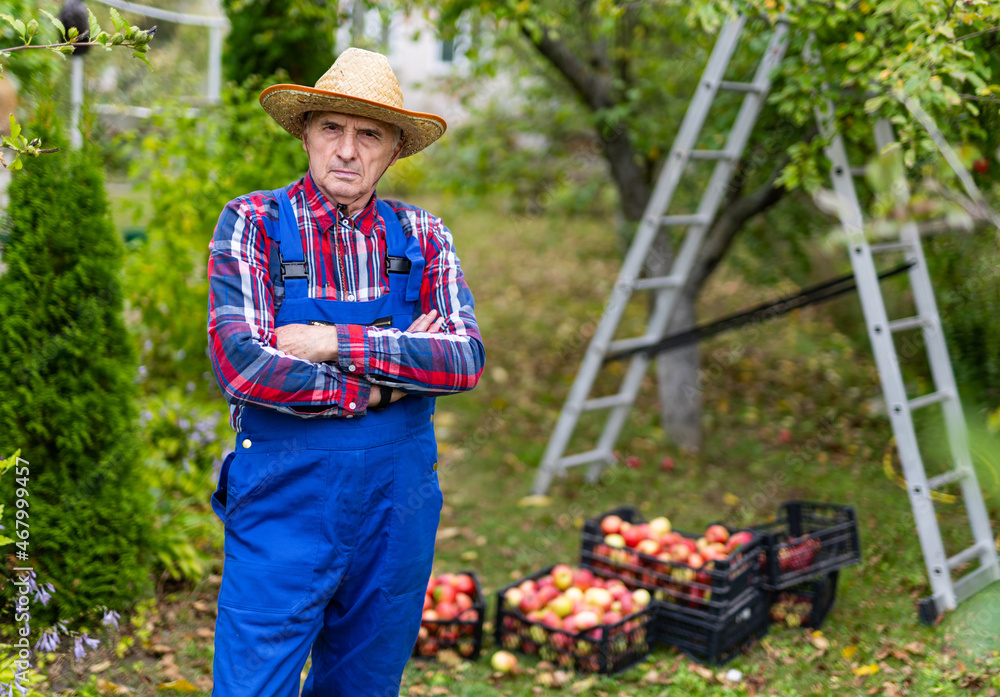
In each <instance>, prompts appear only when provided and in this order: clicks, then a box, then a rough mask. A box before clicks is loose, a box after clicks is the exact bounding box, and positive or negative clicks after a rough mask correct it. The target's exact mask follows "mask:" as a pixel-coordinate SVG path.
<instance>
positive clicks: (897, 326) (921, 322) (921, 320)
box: [889, 315, 932, 332]
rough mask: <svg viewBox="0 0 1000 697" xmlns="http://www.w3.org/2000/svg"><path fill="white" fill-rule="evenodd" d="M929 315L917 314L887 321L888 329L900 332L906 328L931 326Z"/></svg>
mask: <svg viewBox="0 0 1000 697" xmlns="http://www.w3.org/2000/svg"><path fill="white" fill-rule="evenodd" d="M931 324H932V323H931V319H930V317H924V316H923V315H917V316H916V317H906V318H904V319H896V320H893V321H892V322H889V331H893V332H902V331H906V330H907V329H917V328H919V327H929V326H931Z"/></svg>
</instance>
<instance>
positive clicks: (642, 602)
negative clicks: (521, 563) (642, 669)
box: [499, 564, 651, 672]
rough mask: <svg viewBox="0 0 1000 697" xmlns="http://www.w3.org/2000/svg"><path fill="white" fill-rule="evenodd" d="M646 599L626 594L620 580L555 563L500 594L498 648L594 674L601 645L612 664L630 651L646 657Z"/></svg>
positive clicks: (640, 591) (641, 593)
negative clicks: (607, 651) (605, 647)
mask: <svg viewBox="0 0 1000 697" xmlns="http://www.w3.org/2000/svg"><path fill="white" fill-rule="evenodd" d="M650 600H651V597H650V594H649V591H647V590H646V589H644V588H639V589H636V590H629V588H628V587H627V586H626V585H625V583H624V581H622V580H620V579H604V578H601V577H600V576H597V575H595V574H594V573H593V572H592V571H591V570H589V569H579V568H574V567H571V566H569V565H568V564H558V565H556V566H554V567H552V569H551V570H550V571H549V572H548V573H545V574H543V575H540V576H538V577H537V578H529V579H526V580H524V581H522V582H521V583H520V584H518V585H516V586H511V587H509V588H507V589H506V590H505V591H504V592H503V595H502V599H501V612H500V613H499V616H500V620H499V621H500V643H501V644H502V645H503V648H505V649H508V650H511V651H522V652H523V653H526V654H529V655H531V654H535V653H538V654H539V655H540V656H541V658H542V659H543V660H547V661H551V662H553V663H558V664H559V665H560V666H561V667H564V668H573V667H574V666H575V667H577V668H580V669H582V670H586V671H590V672H597V671H598V670H600V668H601V665H600V659H601V651H599V650H598V645H599V644H600V643H601V642H602V641H607V642H608V646H609V649H610V650H609V655H610V656H611V660H612V661H614V659H615V658H616V657H618V656H621V655H623V654H625V653H626V652H627V651H628V650H629V649H630V648H631V649H636V650H642V652H643V654H644V653H645V649H646V648H648V644H647V642H646V628H645V621H644V620H643V619H642V618H641V617H640V616H639V615H638V614H637V613H640V612H641V611H643V610H645V609H646V608H647V606H648V605H649V603H650Z"/></svg>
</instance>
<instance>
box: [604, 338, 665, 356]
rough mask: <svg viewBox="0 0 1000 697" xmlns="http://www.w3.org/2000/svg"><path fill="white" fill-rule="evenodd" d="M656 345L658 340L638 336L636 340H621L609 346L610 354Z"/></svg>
mask: <svg viewBox="0 0 1000 697" xmlns="http://www.w3.org/2000/svg"><path fill="white" fill-rule="evenodd" d="M654 343H656V339H650V338H649V337H648V336H637V337H635V338H634V339H619V340H618V341H612V342H611V344H610V345H609V346H608V353H618V352H619V351H631V350H632V349H637V348H645V347H647V346H652V345H653V344H654Z"/></svg>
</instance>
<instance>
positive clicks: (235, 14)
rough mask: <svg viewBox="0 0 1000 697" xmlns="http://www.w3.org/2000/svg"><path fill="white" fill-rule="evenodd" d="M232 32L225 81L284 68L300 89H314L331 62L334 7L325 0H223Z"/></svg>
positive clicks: (225, 55) (239, 82)
mask: <svg viewBox="0 0 1000 697" xmlns="http://www.w3.org/2000/svg"><path fill="white" fill-rule="evenodd" d="M222 7H223V9H225V11H226V15H227V16H228V17H229V21H230V23H231V29H230V31H229V35H228V36H227V37H226V49H225V54H224V56H223V68H224V70H225V74H226V79H227V80H230V81H231V82H235V83H237V84H243V83H244V82H245V81H246V80H247V79H248V78H249V77H250V76H252V75H256V76H257V77H267V76H269V75H273V74H275V73H277V72H278V71H279V70H284V71H286V72H287V73H288V76H289V78H290V79H291V80H292V81H293V82H295V83H296V84H300V85H313V84H315V83H316V80H318V79H319V77H320V76H321V75H322V74H323V73H325V72H326V70H327V68H329V67H330V64H331V63H333V39H334V36H333V35H334V32H335V31H336V12H337V6H336V3H333V4H332V5H331V4H330V3H328V2H327V1H326V0H223V3H222Z"/></svg>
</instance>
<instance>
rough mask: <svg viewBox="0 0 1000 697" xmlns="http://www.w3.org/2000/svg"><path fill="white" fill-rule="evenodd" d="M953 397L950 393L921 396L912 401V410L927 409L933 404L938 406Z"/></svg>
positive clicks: (932, 393)
mask: <svg viewBox="0 0 1000 697" xmlns="http://www.w3.org/2000/svg"><path fill="white" fill-rule="evenodd" d="M950 397H951V393H949V392H930V393H928V394H925V395H920V396H919V397H914V398H913V399H911V400H910V409H920V408H921V407H927V406H930V405H931V404H937V403H938V402H943V401H944V400H946V399H948V398H950Z"/></svg>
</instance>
